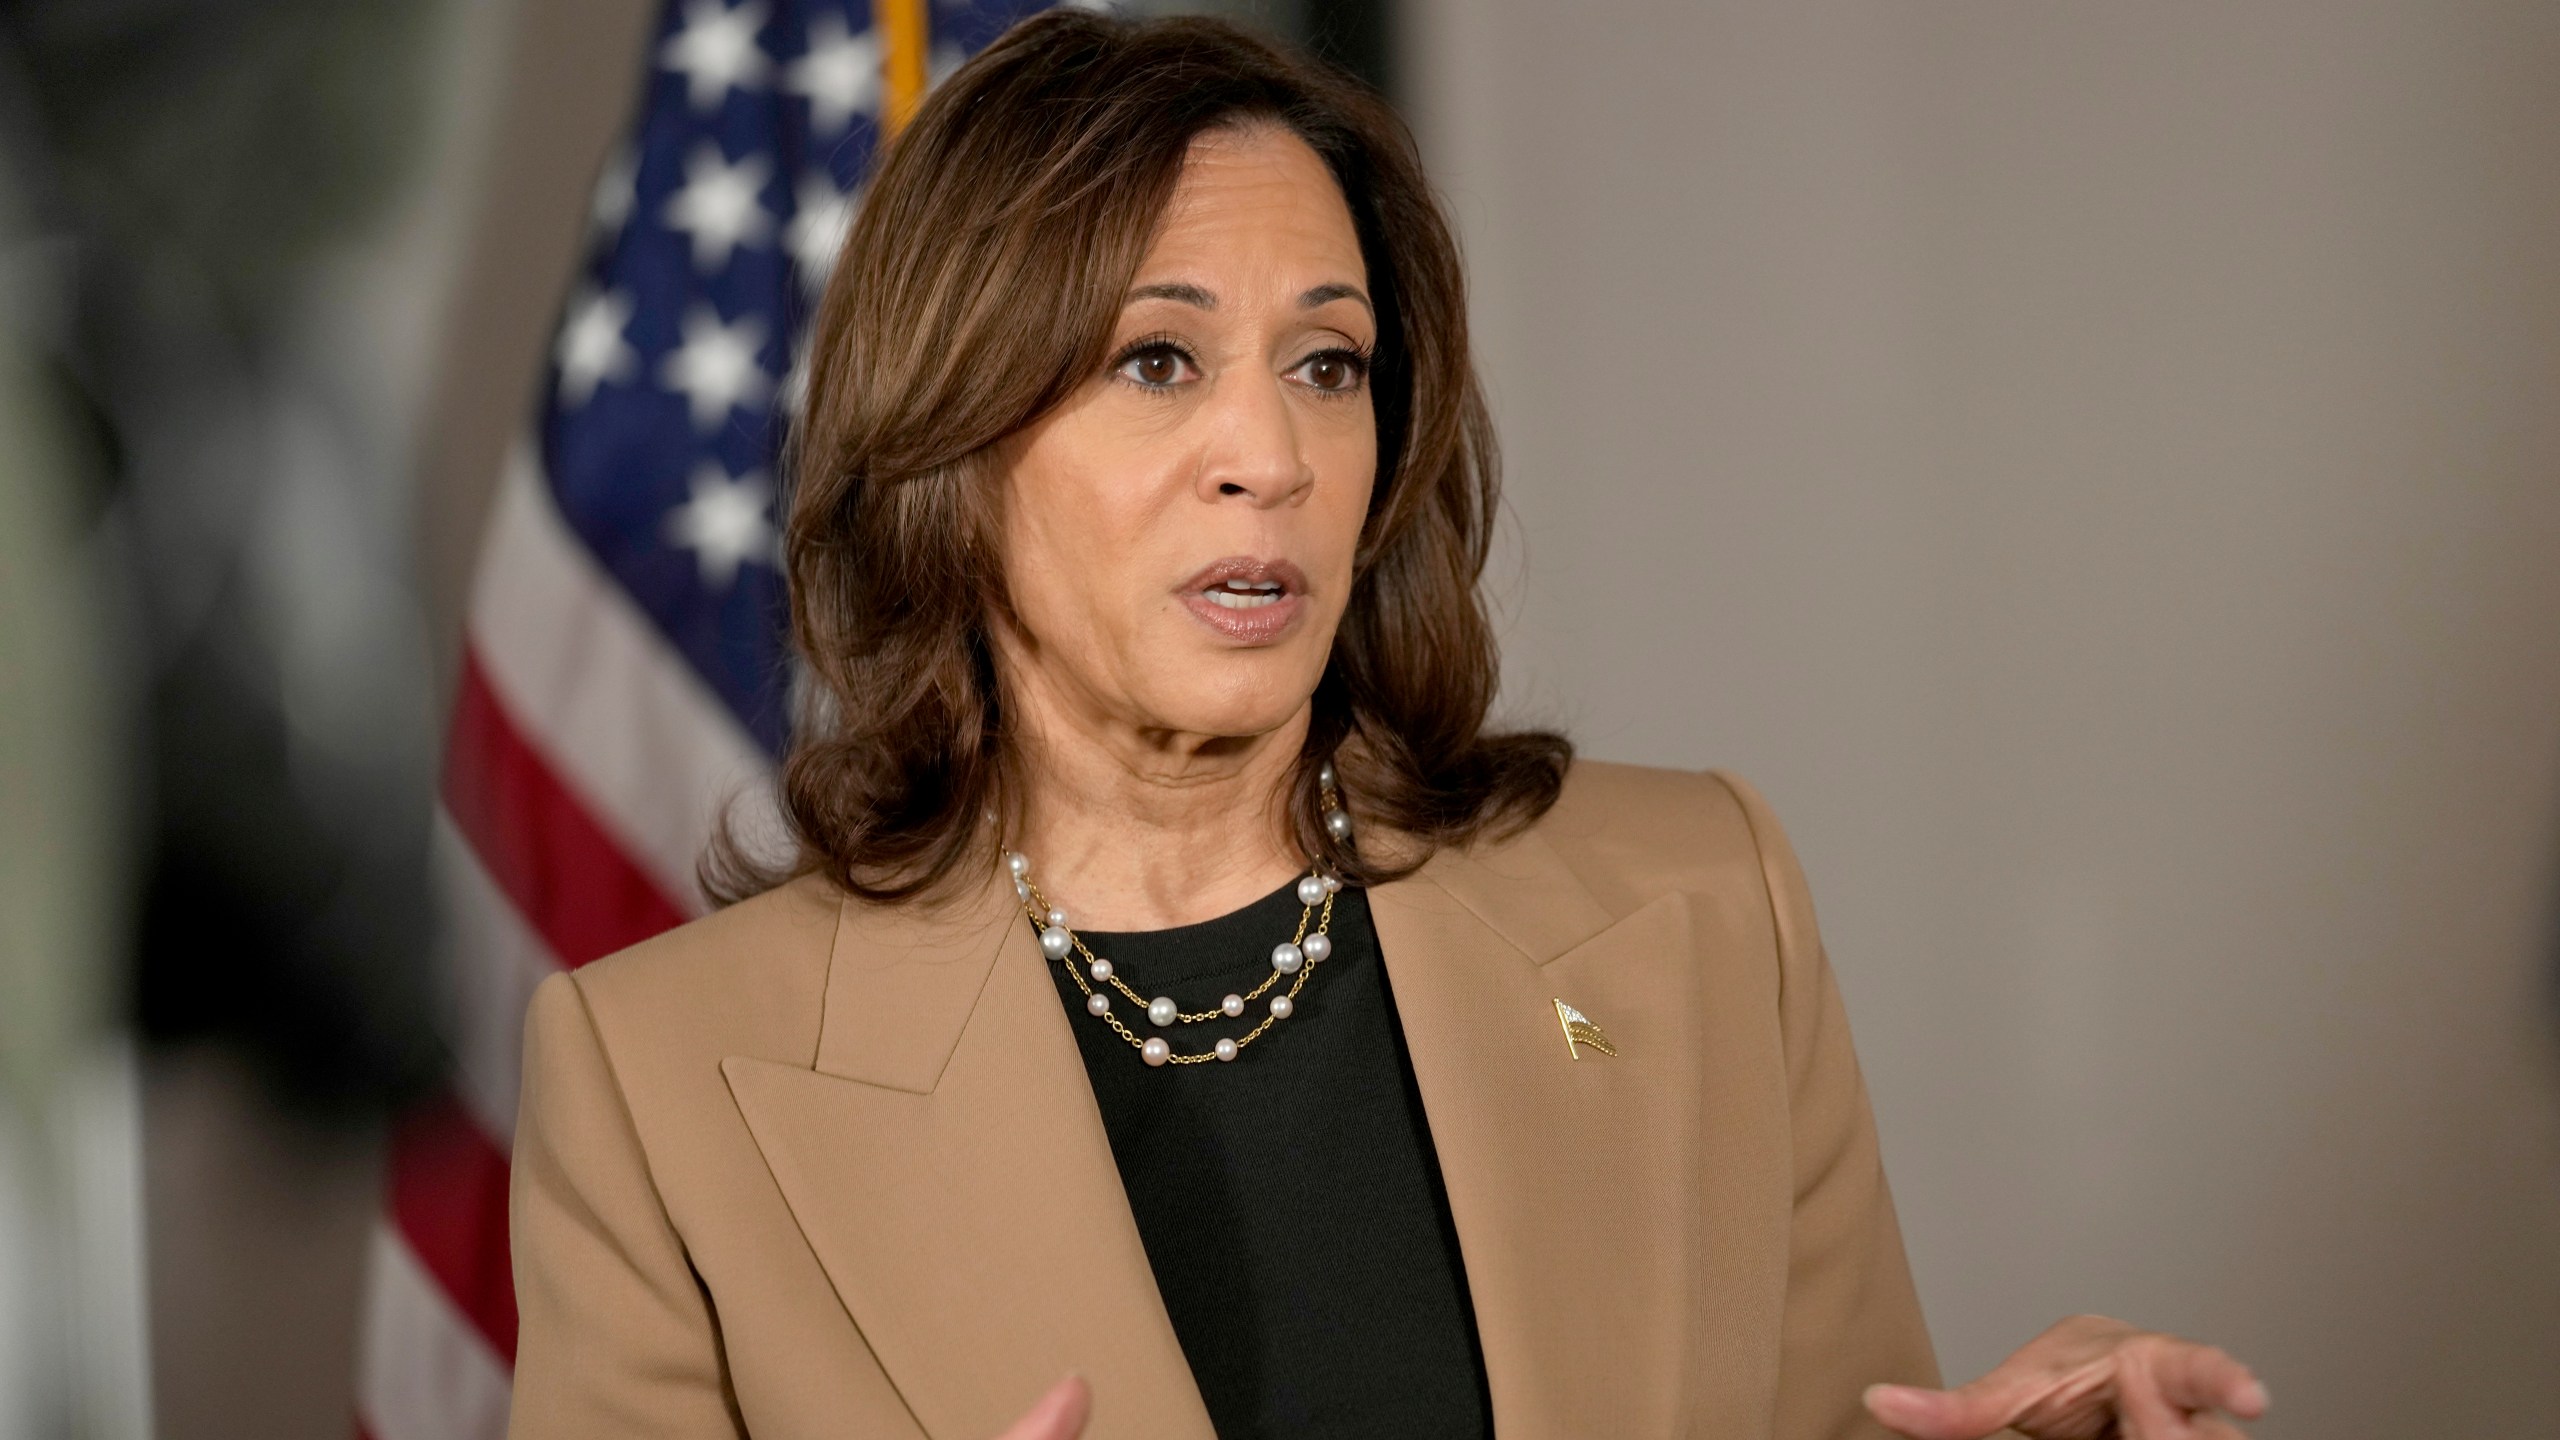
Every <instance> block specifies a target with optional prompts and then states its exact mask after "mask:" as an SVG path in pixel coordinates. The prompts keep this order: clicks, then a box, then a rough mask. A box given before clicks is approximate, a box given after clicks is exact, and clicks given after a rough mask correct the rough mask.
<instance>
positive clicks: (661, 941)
mask: <svg viewBox="0 0 2560 1440" xmlns="http://www.w3.org/2000/svg"><path fill="white" fill-rule="evenodd" d="M993 868H994V867H993V863H992V860H991V861H990V866H989V869H990V877H989V883H988V884H986V885H985V886H984V887H983V891H982V893H979V894H977V895H975V896H974V897H973V898H972V899H970V900H968V901H966V902H965V903H959V904H955V905H951V906H947V907H944V908H942V909H940V910H938V911H927V910H921V909H918V908H915V907H898V908H884V907H878V906H872V905H867V904H863V903H860V902H855V901H849V900H846V899H844V898H842V897H841V896H840V894H839V893H838V892H836V891H834V890H833V889H831V888H829V887H827V886H826V885H824V884H822V883H819V882H816V881H803V882H799V883H795V884H792V885H788V886H785V887H783V888H782V889H780V890H776V891H774V892H772V893H770V894H767V895H764V896H761V897H759V898H757V899H754V900H750V901H747V902H745V903H743V904H740V905H737V906H734V907H732V908H730V909H728V910H724V911H722V912H720V913H719V914H716V915H712V916H710V917H708V918H706V919H703V920H699V921H696V922H695V923H693V924H690V925H687V926H685V927H684V928H682V929H680V930H677V931H675V932H673V933H671V934H668V935H664V936H661V937H659V938H658V939H655V940H652V941H650V942H648V943H647V944H644V945H640V946H637V947H635V948H633V949H631V950H629V951H626V952H624V953H622V954H619V955H616V956H613V957H612V958H610V959H607V960H603V961H600V962H598V963H596V964H594V965H590V966H588V967H587V968H586V969H584V970H581V971H578V972H577V973H576V974H574V975H562V976H555V977H553V978H552V979H550V980H548V981H545V982H544V983H543V985H542V987H541V988H540V990H539V991H537V992H536V994H535V996H534V999H533V1005H532V1011H531V1014H530V1016H529V1017H528V1019H527V1024H526V1030H527V1033H526V1044H525V1069H524V1101H523V1112H522V1118H521V1119H520V1121H519V1123H518V1127H517V1131H516V1149H515V1193H514V1204H513V1226H514V1231H513V1233H514V1243H515V1273H516V1293H517V1299H518V1303H519V1305H520V1306H521V1309H522V1338H521V1340H520V1341H519V1345H518V1350H517V1358H516V1365H517V1368H516V1381H515V1410H514V1423H513V1426H512V1429H511V1432H510V1433H511V1434H512V1435H514V1436H516V1437H520V1440H550V1437H566V1436H615V1437H657V1436H663V1437H679V1436H681V1437H696V1436H702V1437H709V1436H728V1435H737V1434H745V1433H749V1432H752V1433H753V1434H754V1435H755V1436H757V1437H758V1440H816V1437H820V1436H828V1437H873V1436H880V1437H891V1436H897V1437H906V1436H931V1437H933V1440H987V1437H991V1436H993V1435H994V1434H996V1433H997V1432H998V1431H999V1430H1001V1429H1002V1428H1003V1427H1004V1426H1005V1425H1007V1424H1009V1423H1010V1422H1011V1421H1012V1420H1013V1419H1015V1418H1016V1416H1018V1415H1019V1414H1020V1412H1021V1411H1023V1410H1024V1409H1025V1408H1026V1407H1028V1406H1029V1404H1030V1403H1031V1401H1032V1400H1033V1399H1034V1398H1035V1397H1037V1396H1038V1395H1039V1394H1040V1392H1041V1391H1042V1390H1043V1389H1045V1388H1047V1387H1048V1386H1049V1384H1050V1383H1051V1382H1053V1381H1055V1380H1056V1379H1057V1378H1058V1377H1059V1376H1061V1375H1063V1374H1065V1373H1067V1372H1068V1371H1071V1370H1072V1371H1078V1372H1081V1373H1082V1374H1084V1375H1085V1376H1087V1377H1088V1378H1089V1379H1090V1380H1091V1382H1092V1385H1093V1390H1094V1395H1095V1402H1094V1413H1093V1421H1092V1424H1091V1427H1090V1429H1089V1430H1088V1431H1087V1434H1088V1435H1090V1436H1094V1437H1109V1440H1116V1437H1138V1436H1144V1437H1168V1440H1171V1437H1182V1440H1205V1437H1208V1436H1209V1435H1210V1433H1211V1432H1210V1428H1209V1418H1208V1414H1207V1412H1206V1410H1205V1409H1204V1408H1203V1407H1202V1404H1201V1400H1200V1395H1199V1391H1198V1389H1197V1387H1195V1386H1194V1384H1193V1383H1192V1379H1191V1374H1190V1371H1189V1369H1188V1367H1187V1366H1186V1365H1185V1364H1184V1361H1183V1357H1182V1349H1181V1346H1180V1344H1179V1343H1178V1342H1177V1341H1176V1339H1175V1338H1174V1333H1173V1329H1172V1326H1171V1323H1170V1322H1169V1321H1168V1320H1167V1319H1166V1316H1165V1311H1164V1306H1163V1303H1162V1302H1161V1301H1160V1300H1159V1299H1158V1297H1157V1292H1156V1285H1155V1280H1154V1277H1153V1274H1152V1272H1151V1271H1150V1270H1149V1269H1148V1265H1147V1257H1146V1252H1145V1250H1144V1249H1143V1248H1142V1247H1141V1245H1140V1243H1139V1240H1138V1232H1137V1228H1136V1225H1135V1223H1134V1222H1133V1221H1132V1220H1131V1218H1130V1214H1129V1208H1128V1203H1127V1201H1126V1199H1125V1198H1124V1196H1123V1194H1122V1191H1121V1188H1120V1178H1119V1173H1118V1171H1117V1170H1116V1169H1115V1168H1114V1166H1113V1163H1112V1159H1111V1149H1110V1145H1109V1143H1108V1142H1107V1141H1106V1140H1105V1138H1104V1135H1103V1129H1102V1120H1101V1116H1100V1114H1099V1112H1098V1111H1097V1110H1096V1109H1095V1106H1094V1101H1093V1094H1092V1091H1091V1089H1090V1088H1089V1086H1088V1084H1087V1082H1086V1079H1085V1074H1084V1067H1083V1062H1082V1061H1081V1060H1080V1059H1079V1058H1078V1056H1077V1051H1076V1046H1075V1040H1074V1036H1073V1033H1072V1032H1071V1031H1070V1029H1069V1028H1068V1027H1069V1024H1070V1023H1071V1017H1070V1016H1069V1015H1068V1014H1067V1012H1066V1010H1065V1008H1064V1007H1063V1006H1061V1005H1060V1004H1059V1003H1058V995H1057V992H1056V990H1055V989H1054V988H1053V987H1052V984H1051V981H1050V979H1049V977H1048V976H1047V975H1045V974H1043V973H1042V966H1043V964H1044V963H1046V962H1044V961H1043V960H1042V959H1041V956H1040V951H1039V947H1038V946H1037V945H1036V944H1035V943H1034V942H1033V937H1032V935H1031V933H1030V930H1029V927H1027V926H1025V925H1024V924H1022V923H1021V921H1020V920H1019V918H1018V912H1016V911H1015V910H1014V908H1013V905H1012V894H1011V891H1010V890H1009V889H1007V888H1004V887H1001V886H998V885H997V884H995V883H993V873H992V872H993ZM1370 905H1371V910H1372V913H1373V914H1374V916H1375V917H1376V922H1377V930H1378V939H1379V943H1380V946H1381V949H1382V950H1383V952H1384V955H1385V959H1386V965H1387V970H1388V973H1389V976H1390V979H1391V982H1392V984H1393V985H1394V987H1395V994H1396V1005H1397V1009H1398V1011H1399V1013H1400V1014H1401V1016H1402V1019H1403V1023H1404V1031H1405V1038H1406V1041H1407V1043H1408V1045H1409V1047H1410V1049H1411V1051H1412V1056H1413V1068H1414V1073H1415V1076H1416V1077H1417V1079H1418V1081H1419V1084H1420V1087H1421V1092H1422V1101H1423V1106H1424V1109H1425V1111H1426V1113H1427V1114H1428V1116H1429V1119H1430V1125H1431V1136H1432V1142H1433V1144H1434V1146H1435V1147H1436V1148H1437V1149H1438V1152H1439V1158H1440V1165H1441V1171H1442V1174H1443V1177H1444V1179H1445V1181H1446V1184H1447V1187H1448V1194H1449V1206H1450V1209H1451V1211H1452V1212H1453V1213H1454V1215H1455V1218H1456V1222H1457V1231H1458V1242H1459V1248H1460V1250H1461V1253H1462V1254H1463V1256H1464V1258H1465V1261H1466V1271H1467V1284H1468V1289H1469V1292H1470V1294H1471V1295H1472V1296H1473V1299H1474V1303H1475V1310H1476V1324H1477V1328H1478V1331H1479V1333H1480V1334H1481V1337H1482V1340H1483V1346H1484V1362H1485V1369H1486V1371H1487V1373H1488V1375H1489V1376H1490V1379H1491V1387H1492V1396H1493V1414H1494V1423H1495V1428H1496V1430H1497V1431H1498V1432H1499V1433H1500V1434H1501V1435H1502V1436H1503V1437H1505V1440H1525V1437H1540V1436H1611V1437H1632V1436H1658V1435H1695V1436H1703V1437H1714V1440H1815V1437H1826V1440H1827V1437H1847V1436H1875V1435H1881V1434H1882V1433H1883V1432H1882V1431H1880V1430H1878V1429H1877V1428H1875V1427H1874V1426H1873V1425H1872V1424H1871V1423H1870V1422H1868V1421H1867V1420H1866V1419H1865V1417H1864V1415H1863V1413H1862V1411H1861V1410H1860V1407H1859V1393H1860V1391H1861V1390H1862V1389H1863V1388H1864V1387H1865V1386H1866V1385H1868V1384H1870V1383H1872V1382H1875V1381H1879V1380H1898V1381H1907V1382H1924V1383H1934V1381H1935V1378H1936V1373H1935V1365H1934V1363H1933V1362H1932V1360H1931V1358H1930V1352H1929V1341H1928V1336H1927V1334H1926V1332H1925V1331H1924V1330H1923V1329H1922V1326H1921V1319H1920V1307H1919V1304H1918V1301H1917V1300H1916V1298H1915V1297H1914V1295H1913V1293H1912V1286H1911V1278H1910V1273H1909V1270H1908V1267H1907V1266H1906V1265H1905V1263H1904V1260H1903V1252H1902V1241H1901V1237H1900V1235H1899V1233H1898V1232H1897V1230H1896V1228H1895V1224H1894V1218H1893V1207H1892V1202H1891V1200H1890V1199H1889V1198H1888V1197H1887V1195H1886V1193H1885V1181H1884V1172H1883V1169H1882V1166H1881V1164H1880V1163H1879V1161H1878V1158H1877V1152H1876V1136H1875V1128H1874V1124H1873V1121H1872V1120H1871V1119H1870V1117H1869V1114H1868V1109H1867V1099H1866V1093H1865V1090H1864V1087H1863V1085H1862V1084H1861V1082H1860V1080H1859V1078H1858V1065H1857V1060H1856V1058H1855V1056H1854V1055H1853V1054H1852V1053H1851V1051H1850V1045H1849V1031H1848V1027H1847V1023H1846V1020H1845V1018H1844V1016H1843V1014H1842V1012H1841V1006H1840V997H1839V994H1838V991H1837V989H1836V988H1835V986H1834V984H1833V980H1832V975H1831V969H1830V966H1829V964H1828V962H1827V961H1825V960H1824V958H1823V953H1822V944H1821V941H1820V940H1819V939H1818V938H1817V937H1816V935H1815V933H1814V924H1813V909H1812V906H1811V904H1810V903H1809V902H1808V900H1807V898H1806V894H1805V886H1804V877H1803V875H1802V874H1801V872H1800V871H1799V870H1798V868H1797V864H1796V859H1795V855H1794V853H1793V852H1792V851H1791V850H1790V849H1789V848H1788V845H1787V841H1786V838H1785V837H1784V836H1783V835H1782V834H1781V833H1780V832H1779V829H1778V826H1777V822H1776V821H1775V819H1773V818H1772V817H1771V815H1770V813H1769V811H1768V809H1767V807H1766V806H1765V804H1764V803H1763V802H1762V801H1761V800H1760V798H1759V796H1758V795H1757V794H1756V793H1754V792H1753V791H1752V790H1751V789H1750V787H1748V786H1747V785H1745V784H1743V783H1742V782H1741V781H1739V780H1735V779H1732V778H1730V777H1727V776H1724V775H1721V774H1714V773H1710V774H1706V775H1696V774H1689V773H1685V772H1675V771H1663V770H1642V769H1635V768H1631V767H1626V766H1617V765H1602V764H1594V763H1590V762H1584V763H1580V764H1577V765H1576V766H1575V767H1574V769H1573V773H1572V776H1571V779H1570V781H1569V782H1568V784H1567V785H1566V787H1565V793H1564V798H1563V799H1562V801H1561V802H1559V803H1558V804H1557V805H1556V807H1555V809H1554V810H1553V811H1551V812H1550V813H1549V814H1548V815H1547V816H1546V817H1545V818H1544V819H1543V820H1541V821H1540V822H1539V823H1538V824H1537V825H1536V826H1534V827H1533V828H1531V829H1530V830H1529V831H1527V832H1526V833H1525V834H1523V835H1521V836H1520V837H1518V838H1517V839H1514V840H1511V841H1508V842H1506V843H1502V844H1498V845H1488V846H1482V847H1479V848H1477V849H1476V850H1474V851H1473V852H1470V853H1454V852H1444V853H1442V854H1440V855H1438V856H1436V857H1435V858H1433V859H1432V860H1431V862H1430V863H1429V864H1427V865H1425V866H1424V867H1423V868H1422V870H1421V872H1420V873H1418V874H1416V875H1414V876H1413V877H1412V878H1410V879H1406V880H1400V881H1397V882H1395V883H1394V884H1391V885H1382V886H1379V887H1378V888H1377V889H1376V890H1374V891H1373V892H1372V893H1371V896H1370ZM1558 999H1562V1000H1563V1001H1565V1002H1566V1003H1567V1004H1569V1005H1572V1006H1574V1007H1575V1008H1577V1009H1579V1010H1581V1011H1582V1012H1583V1013H1584V1014H1586V1015H1588V1016H1589V1017H1590V1018H1591V1019H1592V1020H1594V1021H1596V1022H1597V1023H1598V1024H1599V1025H1600V1026H1601V1027H1602V1028H1603V1029H1604V1030H1606V1031H1607V1033H1608V1036H1609V1038H1610V1039H1611V1041H1613V1042H1614V1043H1615V1045H1616V1047H1617V1049H1618V1052H1619V1053H1618V1055H1617V1057H1616V1058H1614V1059H1612V1058H1609V1057H1607V1056H1600V1055H1594V1054H1592V1053H1590V1052H1587V1051H1586V1052H1585V1053H1584V1054H1583V1056H1582V1058H1581V1059H1579V1060H1577V1059H1575V1058H1573V1057H1572V1055H1571V1054H1570V1052H1569V1051H1568V1048H1567V1046H1566V1044H1565V1039H1564V1035H1563V1033H1562V1031H1561V1029H1560V1028H1559V1026H1558V1022H1557V1016H1556V1010H1555V1005H1554V1002H1555V1001H1556V1000H1558ZM1168 1078H1170V1079H1172V1080H1173V1081H1175V1082H1176V1083H1179V1080H1180V1077H1179V1076H1178V1075H1177V1076H1170V1077H1168ZM1324 1230H1325V1221H1324V1217H1322V1216H1309V1217H1307V1224H1306V1235H1305V1243H1306V1244H1307V1245H1308V1246H1310V1247H1313V1246H1321V1245H1322V1244H1324V1243H1325V1239H1324ZM1199 1263H1201V1264H1203V1265H1212V1266H1214V1265H1216V1264H1218V1263H1219V1257H1217V1256H1214V1255H1208V1256H1202V1257H1200V1262H1199Z"/></svg>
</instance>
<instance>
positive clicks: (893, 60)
mask: <svg viewBox="0 0 2560 1440" xmlns="http://www.w3.org/2000/svg"><path fill="white" fill-rule="evenodd" d="M871 29H872V33H874V34H876V35H878V36H879V37H880V127H881V129H882V130H883V131H884V132H885V133H887V134H890V135H895V134H897V133H898V132H899V131H901V130H904V129H906V128H907V122H908V121H910V120H913V119H914V118H916V107H917V106H920V105H922V104H923V103H924V87H925V82H926V81H927V80H928V79H929V78H930V76H931V67H930V64H929V61H928V55H929V52H930V51H931V49H932V45H933V36H932V34H931V33H930V29H929V27H928V26H927V24H926V20H925V0H871Z"/></svg>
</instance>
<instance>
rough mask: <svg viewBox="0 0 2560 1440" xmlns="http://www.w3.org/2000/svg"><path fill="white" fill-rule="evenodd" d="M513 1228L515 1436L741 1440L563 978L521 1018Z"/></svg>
mask: <svg viewBox="0 0 2560 1440" xmlns="http://www.w3.org/2000/svg"><path fill="white" fill-rule="evenodd" d="M508 1224H509V1231H510V1238H511V1243H512V1246H513V1252H514V1265H515V1281H516V1306H517V1312H518V1319H519V1328H518V1333H517V1340H516V1370H515V1398H514V1405H513V1410H512V1414H511V1416H510V1419H509V1424H508V1428H507V1434H508V1435H509V1436H510V1437H511V1440H553V1437H569V1436H580V1437H584V1436H592V1435H613V1436H624V1437H639V1440H712V1437H742V1436H744V1435H745V1434H746V1433H747V1432H746V1426H745V1425H744V1423H742V1421H741V1420H740V1418H739V1415H738V1410H737V1403H736V1400H735V1397H734V1395H733V1394H732V1392H731V1389H730V1386H729V1380H728V1375H727V1373H726V1367H725V1364H724V1362H723V1361H722V1358H721V1349H720V1338H719V1332H718V1325H717V1322H716V1320H715V1318H714V1316H713V1314H712V1309H711V1300H710V1296H709V1295H708V1293H706V1292H705V1291H704V1289H703V1287H702V1282H701V1281H700V1279H699V1278H698V1277H697V1276H696V1275H695V1274H694V1271H693V1267H692V1264H691V1262H689V1261H688V1260H687V1259H686V1257H685V1250H684V1242H683V1241H682V1240H681V1239H680V1238H679V1237H678V1236H677V1234H676V1231H675V1227H674V1225H673V1224H672V1223H670V1222H669V1220H668V1218H667V1214H666V1209H665V1207H664V1206H663V1205H662V1204H661V1203H660V1202H659V1199H658V1192H657V1187H656V1184H655V1183H654V1182H653V1181H652V1180H651V1179H650V1175H649V1165H648V1160H647V1158H646V1157H645V1156H644V1155H643V1154H642V1152H641V1148H640V1136H639V1132H638V1131H637V1129H635V1128H634V1126H633V1124H632V1120H631V1112H630V1108H629V1106H628V1105H627V1104H626V1103H625V1101H624V1099H623V1095H622V1090H621V1087H620V1085H619V1083H618V1082H617V1081H616V1080H615V1078H614V1074H613V1067H612V1064H611V1062H610V1060H609V1059H608V1058H607V1056H606V1053H605V1049H604V1044H603V1041H602V1040H601V1039H600V1038H599V1036H598V1034H597V1031H596V1026H595V1021H594V1018H593V1016H592V1015H591V1014H590V1013H589V1012H588V1009H587V1003H586V998H585V995H584V993H583V992H582V991H581V990H580V989H579V988H578V983H577V981H576V979H575V978H574V977H572V976H570V975H567V974H560V975H554V976H552V977H550V978H549V979H546V980H544V981H543V982H542V984H541V985H540V986H538V987H537V988H536V989H535V990H534V993H533V1000H532V1003H531V1005H530V1006H529V1007H528V1010H527V1012H526V1016H525V1054H524V1089H523V1096H522V1100H521V1102H520V1109H519V1113H518V1115H517V1119H516V1142H515V1161H514V1174H513V1178H512V1180H511V1189H510V1193H509V1199H508Z"/></svg>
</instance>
